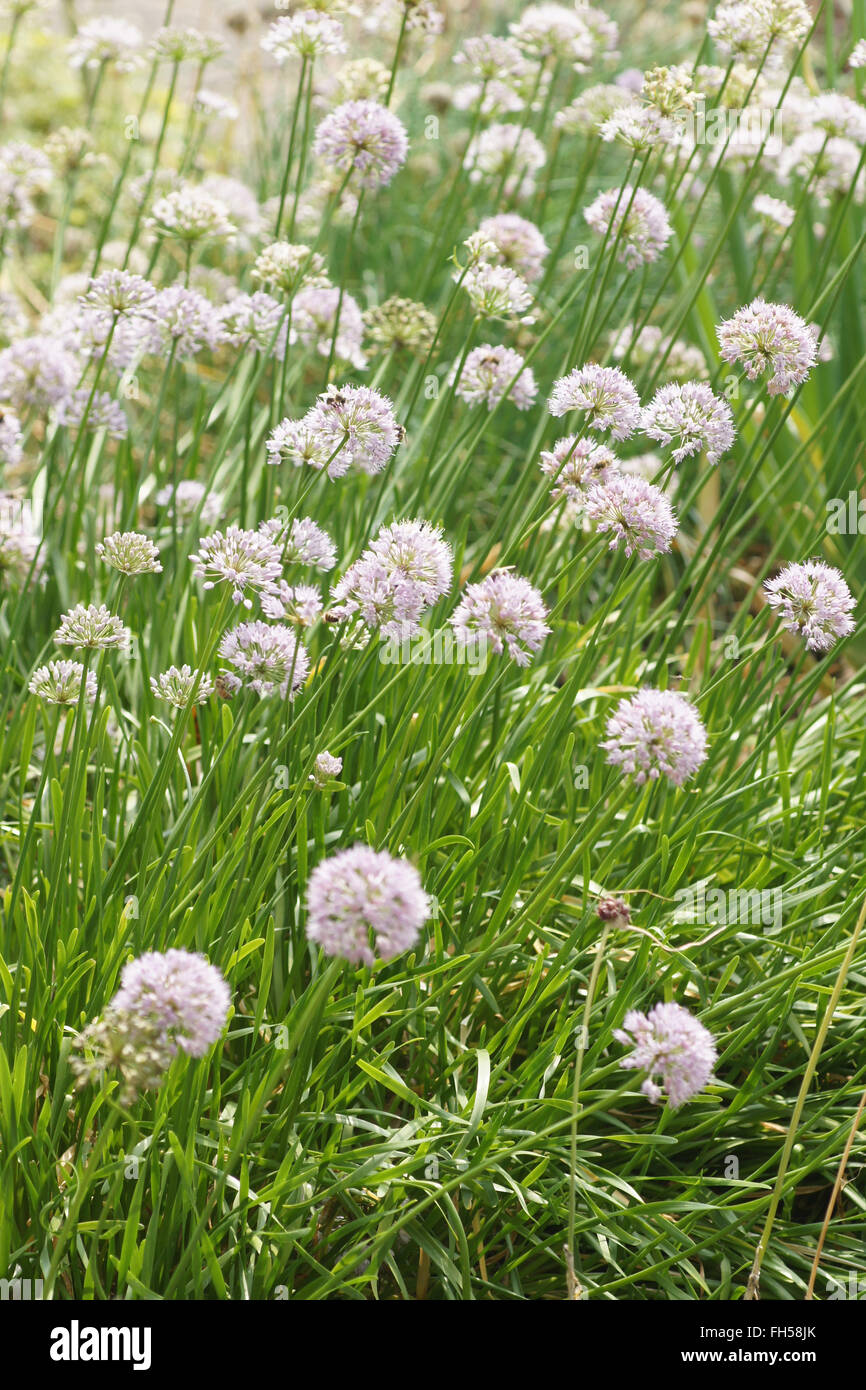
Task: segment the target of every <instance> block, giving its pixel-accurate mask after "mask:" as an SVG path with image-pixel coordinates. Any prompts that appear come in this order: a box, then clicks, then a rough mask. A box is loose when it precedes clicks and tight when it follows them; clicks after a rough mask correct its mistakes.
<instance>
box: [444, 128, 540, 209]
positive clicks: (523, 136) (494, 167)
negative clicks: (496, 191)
mask: <svg viewBox="0 0 866 1390" xmlns="http://www.w3.org/2000/svg"><path fill="white" fill-rule="evenodd" d="M546 163H547V155H546V153H545V149H544V146H543V145H542V143H541V141H540V140H539V139H538V137H537V136H535V135H533V133H532V131H531V130H527V129H525V128H522V127H521V126H519V125H491V126H488V128H487V129H486V130H482V131H480V132H479V134H478V135H476V136H474V137H473V139H472V140H471V141H470V143H469V146H468V148H467V150H466V154H465V156H464V160H463V164H464V167H465V168H466V169H468V170H469V177H470V179H471V180H472V182H473V183H478V182H479V181H480V180H481V179H485V178H486V179H497V178H504V180H505V183H504V192H505V195H506V197H512V196H517V197H523V198H525V197H528V196H529V195H530V194H531V193H533V192H534V190H535V175H536V173H537V172H538V170H539V169H541V168H543V167H544V165H545V164H546Z"/></svg>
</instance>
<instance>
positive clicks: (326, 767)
mask: <svg viewBox="0 0 866 1390" xmlns="http://www.w3.org/2000/svg"><path fill="white" fill-rule="evenodd" d="M342 771H343V759H342V758H336V757H334V755H333V753H329V752H328V750H327V748H326V749H325V751H324V752H323V753H317V754H316V761H315V763H314V764H313V771H312V772H311V773H310V781H311V782H312V783H313V786H314V787H315V788H316V789H317V790H318V791H322V790H323V789H324V788H325V787H327V786H328V784H329V783H330V782H332V781H334V779H335V778H337V777H339V775H340V773H341V772H342Z"/></svg>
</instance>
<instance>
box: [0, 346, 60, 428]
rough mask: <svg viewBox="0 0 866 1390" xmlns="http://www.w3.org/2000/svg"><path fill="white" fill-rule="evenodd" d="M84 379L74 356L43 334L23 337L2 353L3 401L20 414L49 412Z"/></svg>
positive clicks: (0, 394) (0, 379) (0, 396)
mask: <svg viewBox="0 0 866 1390" xmlns="http://www.w3.org/2000/svg"><path fill="white" fill-rule="evenodd" d="M79 376H80V369H79V367H78V365H77V363H76V360H75V358H74V357H73V355H72V353H71V352H69V351H67V349H66V348H65V347H64V346H63V345H62V344H61V343H59V342H57V341H56V339H54V338H51V337H48V336H47V335H43V334H35V335H34V336H32V337H28V338H19V339H18V340H17V341H16V342H14V343H11V344H10V346H9V347H7V348H4V349H3V351H2V352H0V400H2V401H4V402H5V403H8V404H9V405H10V406H11V407H12V409H13V410H14V411H15V412H16V413H17V414H19V415H23V413H24V411H25V409H26V408H27V406H34V407H35V408H36V410H39V411H42V412H47V411H49V410H50V409H51V407H52V406H55V405H57V404H58V403H59V402H60V401H62V400H63V399H64V398H65V397H67V396H69V395H70V394H71V392H72V391H73V390H74V388H75V383H76V381H77V380H78V377H79Z"/></svg>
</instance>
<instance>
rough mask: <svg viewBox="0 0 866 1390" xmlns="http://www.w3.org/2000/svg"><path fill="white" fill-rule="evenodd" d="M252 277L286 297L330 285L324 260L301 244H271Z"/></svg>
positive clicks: (282, 242)
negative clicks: (300, 291)
mask: <svg viewBox="0 0 866 1390" xmlns="http://www.w3.org/2000/svg"><path fill="white" fill-rule="evenodd" d="M252 277H253V279H254V280H258V281H259V282H260V283H261V284H263V285H270V286H272V288H273V289H276V290H279V291H280V293H281V294H285V295H294V294H296V293H297V291H298V290H300V289H304V288H307V289H315V288H321V287H322V286H324V285H327V283H328V280H327V276H326V275H325V262H324V260H323V258H322V257H321V256H320V255H319V254H318V252H317V251H313V250H311V249H310V247H309V246H305V245H304V244H303V243H302V242H298V243H294V242H289V241H273V242H271V244H270V246H266V247H265V248H264V250H263V251H260V252H259V254H258V256H257V257H256V260H255V264H254V265H253V269H252Z"/></svg>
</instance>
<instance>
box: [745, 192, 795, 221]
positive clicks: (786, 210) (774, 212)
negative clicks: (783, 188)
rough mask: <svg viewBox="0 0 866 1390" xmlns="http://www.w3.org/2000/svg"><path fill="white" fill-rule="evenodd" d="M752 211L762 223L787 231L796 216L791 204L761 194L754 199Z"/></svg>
mask: <svg viewBox="0 0 866 1390" xmlns="http://www.w3.org/2000/svg"><path fill="white" fill-rule="evenodd" d="M752 211H753V212H754V213H756V214H757V216H758V217H760V219H761V221H762V222H764V223H767V224H769V225H771V226H774V227H782V228H784V229H786V230H787V228H788V227H790V225H791V223H792V222H793V221H794V217H795V215H796V214H795V212H794V209H793V208H792V207H791V204H790V203H786V202H783V201H782V199H781V198H771V197H770V196H769V194H767V193H759V194H758V196H757V197H756V198H753V199H752Z"/></svg>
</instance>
